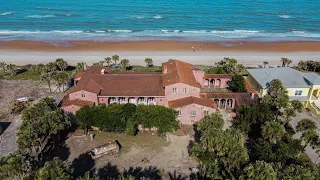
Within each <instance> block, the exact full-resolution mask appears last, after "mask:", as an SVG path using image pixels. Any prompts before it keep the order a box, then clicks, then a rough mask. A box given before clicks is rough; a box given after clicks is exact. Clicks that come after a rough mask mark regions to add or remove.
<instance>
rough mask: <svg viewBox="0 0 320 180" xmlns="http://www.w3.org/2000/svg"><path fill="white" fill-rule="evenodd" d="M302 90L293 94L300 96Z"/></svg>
mask: <svg viewBox="0 0 320 180" xmlns="http://www.w3.org/2000/svg"><path fill="white" fill-rule="evenodd" d="M302 92H303V91H302V90H296V92H295V93H294V95H295V96H301V95H302Z"/></svg>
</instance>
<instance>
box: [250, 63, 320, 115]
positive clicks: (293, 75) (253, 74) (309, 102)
mask: <svg viewBox="0 0 320 180" xmlns="http://www.w3.org/2000/svg"><path fill="white" fill-rule="evenodd" d="M247 71H248V73H249V75H248V77H247V81H248V82H249V83H250V84H251V86H252V87H253V88H254V89H255V90H256V91H257V92H258V94H259V96H260V97H262V96H264V95H266V94H267V93H268V86H269V85H270V81H272V80H274V79H279V80H280V81H281V82H282V83H283V86H284V87H285V88H286V89H287V90H288V95H289V99H290V100H299V101H301V102H302V103H303V105H304V107H307V108H308V109H310V110H311V111H312V112H313V113H314V115H316V116H317V117H318V118H320V99H319V95H320V76H319V75H318V74H316V73H312V72H300V71H298V70H295V69H293V68H289V67H281V68H262V69H248V70H247Z"/></svg>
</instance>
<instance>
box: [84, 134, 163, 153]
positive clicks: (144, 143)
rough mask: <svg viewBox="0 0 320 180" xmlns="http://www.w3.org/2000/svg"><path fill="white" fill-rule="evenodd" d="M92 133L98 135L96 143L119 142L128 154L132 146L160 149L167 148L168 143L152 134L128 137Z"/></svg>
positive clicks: (122, 149) (124, 135)
mask: <svg viewBox="0 0 320 180" xmlns="http://www.w3.org/2000/svg"><path fill="white" fill-rule="evenodd" d="M90 133H94V134H96V136H95V141H103V142H108V141H111V140H117V141H118V142H119V143H120V145H121V151H124V152H128V151H129V150H130V146H132V145H136V146H139V147H141V148H152V149H159V148H162V147H164V146H167V145H168V143H167V142H166V140H165V139H163V138H161V137H159V136H158V135H156V134H155V135H151V133H146V132H145V133H142V132H139V133H138V134H137V135H136V136H128V135H126V134H124V133H121V134H120V133H113V132H98V131H91V132H90Z"/></svg>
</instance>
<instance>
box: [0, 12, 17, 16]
mask: <svg viewBox="0 0 320 180" xmlns="http://www.w3.org/2000/svg"><path fill="white" fill-rule="evenodd" d="M13 13H14V12H4V13H1V14H0V16H7V15H10V14H13Z"/></svg>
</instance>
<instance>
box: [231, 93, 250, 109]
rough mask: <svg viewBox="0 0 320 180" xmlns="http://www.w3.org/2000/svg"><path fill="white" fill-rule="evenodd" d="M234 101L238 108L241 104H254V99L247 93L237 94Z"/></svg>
mask: <svg viewBox="0 0 320 180" xmlns="http://www.w3.org/2000/svg"><path fill="white" fill-rule="evenodd" d="M235 99H236V103H237V105H238V106H240V105H243V104H252V103H253V102H254V99H252V98H251V94H249V93H241V94H237V95H236V98H235Z"/></svg>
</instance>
